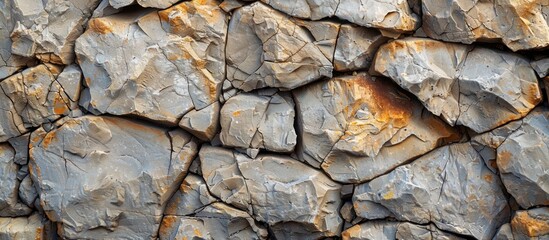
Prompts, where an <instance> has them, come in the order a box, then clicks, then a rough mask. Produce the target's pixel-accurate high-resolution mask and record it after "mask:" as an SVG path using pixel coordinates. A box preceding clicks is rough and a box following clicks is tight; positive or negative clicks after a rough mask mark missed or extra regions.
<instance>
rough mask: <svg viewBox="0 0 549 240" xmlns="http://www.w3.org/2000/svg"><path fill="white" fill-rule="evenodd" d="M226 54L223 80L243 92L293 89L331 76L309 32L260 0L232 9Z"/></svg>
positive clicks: (330, 64)
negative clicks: (225, 68) (233, 10)
mask: <svg viewBox="0 0 549 240" xmlns="http://www.w3.org/2000/svg"><path fill="white" fill-rule="evenodd" d="M331 55H333V54H331ZM226 57H227V79H229V80H230V81H231V83H232V85H233V86H234V87H236V88H239V89H242V90H244V91H251V90H254V89H258V88H264V87H275V88H281V89H294V88H296V87H299V86H302V85H305V84H307V83H309V82H312V81H315V80H317V79H319V78H321V77H331V76H332V69H333V67H332V63H331V62H330V60H329V59H328V58H326V56H325V55H324V53H323V51H322V50H321V47H320V46H318V45H317V44H315V39H314V38H313V36H311V32H310V31H309V30H306V28H304V27H300V26H299V25H297V24H296V23H295V22H294V21H293V20H292V19H291V18H289V17H288V16H286V15H284V14H282V13H280V12H278V11H276V10H273V9H272V8H270V7H268V6H266V5H265V4H262V3H260V2H256V3H253V4H251V5H248V6H244V7H242V8H239V9H238V10H236V11H235V12H234V14H233V16H232V17H231V21H230V23H229V34H228V36H227V48H226Z"/></svg>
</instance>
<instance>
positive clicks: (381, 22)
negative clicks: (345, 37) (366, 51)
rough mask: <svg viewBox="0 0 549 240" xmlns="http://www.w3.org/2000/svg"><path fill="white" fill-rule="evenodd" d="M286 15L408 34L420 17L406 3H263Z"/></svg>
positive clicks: (300, 0)
mask: <svg viewBox="0 0 549 240" xmlns="http://www.w3.org/2000/svg"><path fill="white" fill-rule="evenodd" d="M262 2H265V3H267V4H269V5H271V6H272V7H273V8H275V9H278V10H280V11H282V12H284V13H286V14H288V15H291V16H294V17H299V18H306V19H312V20H318V19H321V18H326V17H332V16H335V17H338V18H341V19H344V20H347V21H349V22H352V23H355V24H358V25H361V26H365V27H371V28H380V29H385V30H389V31H393V32H411V31H413V30H415V28H416V27H417V26H418V25H419V17H418V16H417V15H416V14H415V13H413V12H412V10H411V9H410V5H409V4H408V1H406V0H389V1H376V0H297V1H291V0H262Z"/></svg>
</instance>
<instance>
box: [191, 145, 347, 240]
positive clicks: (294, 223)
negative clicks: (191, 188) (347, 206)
mask: <svg viewBox="0 0 549 240" xmlns="http://www.w3.org/2000/svg"><path fill="white" fill-rule="evenodd" d="M200 161H201V167H202V173H203V174H204V178H205V180H206V184H207V185H208V187H209V189H210V191H211V193H212V194H213V195H215V196H217V197H219V198H220V199H221V200H223V201H224V202H226V203H229V204H231V205H234V206H236V207H238V208H240V209H243V210H247V211H248V212H249V213H250V214H252V215H253V216H254V218H255V219H256V220H258V221H262V222H266V223H267V224H269V225H270V226H271V229H272V231H273V233H274V235H275V236H276V238H278V239H290V238H296V239H317V238H319V237H326V236H336V235H338V234H339V233H340V229H341V225H342V224H343V220H342V219H341V217H340V216H339V213H338V211H339V206H340V203H341V199H340V188H341V186H340V185H339V184H337V183H335V182H333V181H332V180H330V179H329V178H328V177H326V176H325V175H324V174H323V173H322V172H320V171H317V170H315V169H313V168H310V167H308V166H307V165H305V164H303V163H301V162H299V161H297V160H294V159H291V158H288V157H284V156H275V155H259V156H257V157H256V158H255V159H251V158H249V157H247V156H246V155H244V154H240V153H238V152H232V151H230V150H228V149H223V148H216V147H210V146H202V148H201V149H200Z"/></svg>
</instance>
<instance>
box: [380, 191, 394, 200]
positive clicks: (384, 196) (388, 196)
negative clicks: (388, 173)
mask: <svg viewBox="0 0 549 240" xmlns="http://www.w3.org/2000/svg"><path fill="white" fill-rule="evenodd" d="M394 197H395V192H394V191H393V190H391V191H389V192H387V193H385V194H383V199H385V200H389V199H393V198H394Z"/></svg>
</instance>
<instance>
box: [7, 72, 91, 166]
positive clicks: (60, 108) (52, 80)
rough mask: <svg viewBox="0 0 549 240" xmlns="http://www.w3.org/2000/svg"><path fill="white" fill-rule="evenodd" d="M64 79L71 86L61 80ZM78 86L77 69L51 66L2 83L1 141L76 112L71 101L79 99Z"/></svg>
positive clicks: (22, 74) (17, 75)
mask: <svg viewBox="0 0 549 240" xmlns="http://www.w3.org/2000/svg"><path fill="white" fill-rule="evenodd" d="M61 71H62V72H61ZM65 78H68V80H69V81H70V82H71V84H66V83H67V81H64V80H62V79H65ZM59 80H61V81H59ZM78 82H80V71H79V70H78V67H76V66H69V67H66V68H65V69H62V68H61V67H58V66H55V65H51V64H41V65H38V66H36V67H33V68H28V69H26V70H24V71H22V72H20V73H17V74H15V75H12V76H10V77H8V78H6V79H5V80H3V81H2V82H1V83H0V90H2V92H0V108H1V109H2V111H0V118H1V119H3V121H1V122H0V141H6V140H8V139H9V138H11V137H17V136H20V135H22V134H24V133H26V132H28V131H29V129H30V128H32V127H38V126H40V124H43V123H47V122H51V121H54V120H56V119H58V118H60V117H61V116H63V115H69V114H70V113H71V111H72V110H75V109H77V108H78V105H77V104H76V102H75V101H73V100H72V99H71V98H78V95H79V94H78V90H79V87H80V86H79V83H78ZM73 92H75V93H76V94H75V95H74V94H72V93H73ZM75 100H77V99H75ZM18 158H19V156H18ZM19 161H23V160H22V159H19V160H18V162H19Z"/></svg>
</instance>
